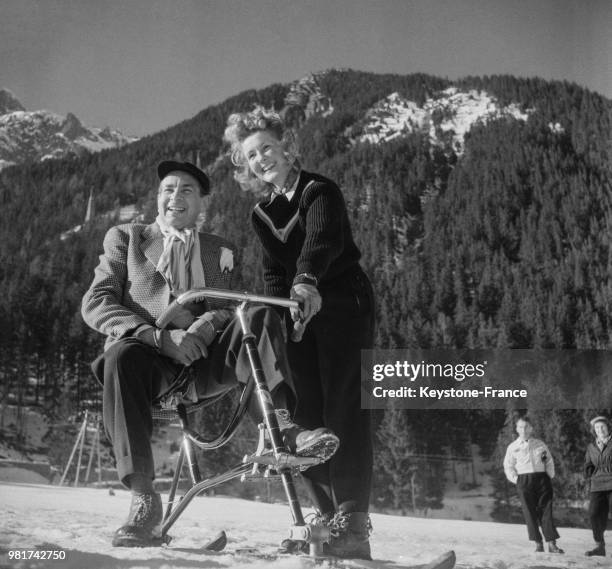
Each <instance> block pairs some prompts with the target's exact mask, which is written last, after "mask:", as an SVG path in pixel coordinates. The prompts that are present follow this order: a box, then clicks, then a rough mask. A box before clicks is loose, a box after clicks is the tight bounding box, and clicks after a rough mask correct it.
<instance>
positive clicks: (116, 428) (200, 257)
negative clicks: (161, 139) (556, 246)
mask: <svg viewBox="0 0 612 569" xmlns="http://www.w3.org/2000/svg"><path fill="white" fill-rule="evenodd" d="M157 172H158V176H159V179H160V185H159V188H158V192H157V208H158V215H157V218H156V220H155V223H153V224H151V225H144V224H126V225H119V226H116V227H113V228H111V229H110V230H109V231H108V233H107V234H106V237H105V239H104V253H103V254H102V255H101V256H100V263H99V264H98V266H97V267H96V269H95V275H94V279H93V282H92V284H91V286H90V288H89V290H88V291H87V292H86V293H85V296H84V297H83V303H82V315H83V319H84V320H85V322H86V323H87V324H88V325H89V326H91V327H92V328H94V329H95V330H97V331H99V332H101V333H102V334H105V335H106V336H107V338H106V343H105V351H104V353H103V354H102V355H101V356H100V357H99V358H98V359H97V360H96V361H95V362H94V363H93V364H92V369H93V371H94V374H95V376H96V378H97V379H98V380H99V381H100V382H101V383H103V385H104V395H103V419H104V426H105V429H106V432H107V435H108V436H109V438H110V440H111V441H112V444H113V449H114V452H115V458H116V461H117V471H118V475H119V478H120V480H121V482H122V483H123V484H124V485H125V486H126V487H128V488H129V489H130V490H131V492H132V505H131V508H130V513H129V517H128V520H127V523H126V524H125V525H123V526H122V527H121V528H119V529H118V530H117V531H116V532H115V535H114V538H113V545H115V546H126V547H130V546H147V545H151V544H152V543H155V538H157V537H159V534H160V528H161V521H162V505H161V498H160V496H159V494H157V493H156V492H155V491H154V489H153V479H154V464H153V457H152V451H151V434H152V418H151V406H152V404H153V402H154V401H155V400H156V399H158V398H159V397H160V396H161V395H163V394H164V393H166V392H167V391H168V390H169V389H170V388H171V387H172V385H173V383H174V382H175V380H176V379H177V378H178V377H179V374H181V373H182V372H183V371H184V370H185V368H186V366H189V369H188V372H189V373H190V374H191V377H192V378H193V381H192V383H191V384H190V390H189V394H190V398H191V399H193V400H197V399H198V398H203V397H205V396H210V395H213V394H216V393H220V392H223V391H226V390H229V389H231V388H232V387H234V386H235V385H236V384H237V381H239V382H242V383H244V382H246V381H247V380H248V378H249V376H250V366H249V362H248V356H247V354H246V353H245V349H244V348H243V346H242V343H241V331H240V325H239V323H238V321H237V319H236V318H234V312H233V310H230V309H229V308H228V306H227V304H226V303H225V301H219V300H216V301H215V300H211V301H210V302H208V303H206V307H205V309H204V310H205V311H204V312H203V313H201V312H202V311H201V310H200V311H197V310H194V311H193V313H192V311H191V310H187V309H183V310H182V311H181V312H179V314H178V315H177V316H175V318H174V320H173V322H172V324H173V326H171V327H169V328H170V329H160V328H159V327H158V326H157V325H156V321H157V320H158V319H159V317H160V316H161V315H162V313H163V312H164V310H165V309H166V308H167V307H168V306H169V305H170V303H171V302H172V300H173V299H174V298H175V297H176V296H178V295H179V294H181V293H182V292H185V291H186V290H188V289H190V288H199V287H203V286H207V287H211V288H230V287H231V283H232V280H233V278H235V276H236V273H237V268H236V266H235V262H234V259H235V248H234V246H233V245H232V244H231V243H229V242H228V241H226V240H225V239H223V238H221V237H217V236H215V235H211V234H206V233H199V232H198V230H197V228H196V221H197V219H198V216H199V215H200V214H201V213H203V212H204V209H205V205H206V200H207V195H208V194H209V191H210V190H209V181H208V178H207V177H206V175H205V174H204V172H202V171H201V170H200V169H199V168H197V167H196V166H194V165H193V164H190V163H188V162H182V163H181V162H174V161H165V162H162V163H160V164H159V166H158V168H157ZM247 316H248V318H249V321H250V326H251V329H252V331H253V333H254V334H255V335H256V337H257V339H258V347H259V350H260V354H261V359H262V364H263V368H264V373H265V375H266V380H267V383H268V387H269V389H270V391H271V393H272V397H273V400H274V404H275V407H276V409H280V410H281V411H280V412H279V413H278V419H279V427H280V429H281V432H282V433H283V436H284V440H285V444H286V445H287V447H288V449H289V450H290V451H291V452H296V453H298V454H304V455H306V454H309V455H313V454H314V455H317V456H322V457H325V458H328V457H329V456H331V454H333V452H334V450H335V447H337V444H338V440H337V437H335V435H333V433H331V431H329V430H328V429H314V430H312V431H306V430H304V429H302V428H300V427H299V426H298V425H296V424H295V423H293V422H292V421H291V420H290V419H289V414H288V412H287V411H286V410H287V409H289V408H291V407H292V406H293V401H294V396H293V386H292V383H291V376H290V373H289V366H288V363H287V358H286V353H285V345H284V339H283V332H282V329H281V323H280V318H279V316H278V315H277V313H276V312H275V311H274V310H271V309H269V308H265V307H260V308H255V309H252V310H250V311H249V312H248V314H247ZM253 399H255V398H253ZM258 411H259V409H258V408H257V405H256V402H255V403H254V404H252V405H251V409H250V412H251V413H252V414H254V415H255V416H256V418H259V417H260V415H259V417H257V414H258Z"/></svg>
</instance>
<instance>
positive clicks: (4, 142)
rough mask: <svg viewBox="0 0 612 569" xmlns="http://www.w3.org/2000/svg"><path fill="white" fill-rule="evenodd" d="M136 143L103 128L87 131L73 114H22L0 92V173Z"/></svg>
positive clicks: (8, 94) (8, 96) (10, 98)
mask: <svg viewBox="0 0 612 569" xmlns="http://www.w3.org/2000/svg"><path fill="white" fill-rule="evenodd" d="M135 140H137V139H136V138H134V137H128V136H124V135H123V134H121V133H120V132H119V131H116V130H111V129H110V128H108V127H106V128H104V129H100V128H88V127H86V126H84V125H83V124H82V123H81V121H80V120H79V119H78V118H77V117H76V116H75V115H73V114H72V113H68V115H67V116H65V117H63V116H61V115H58V114H56V113H52V112H49V111H42V110H41V111H31V112H28V111H26V110H25V108H24V107H23V105H22V104H21V103H20V102H19V101H18V100H17V98H16V97H15V96H14V95H13V94H12V93H11V92H10V91H8V90H6V89H2V90H0V169H2V168H5V167H6V166H11V165H14V164H21V163H26V162H27V163H31V162H38V161H42V160H49V159H51V158H63V157H66V156H71V155H73V156H80V155H82V154H83V153H85V152H98V151H100V150H103V149H108V148H115V147H118V146H123V145H125V144H128V143H130V142H133V141H135Z"/></svg>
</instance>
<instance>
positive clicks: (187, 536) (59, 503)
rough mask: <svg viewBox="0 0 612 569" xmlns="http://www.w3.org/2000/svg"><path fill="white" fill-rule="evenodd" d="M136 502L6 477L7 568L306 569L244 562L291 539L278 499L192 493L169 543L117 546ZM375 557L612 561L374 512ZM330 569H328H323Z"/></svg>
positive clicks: (536, 564) (586, 541) (574, 549)
mask: <svg viewBox="0 0 612 569" xmlns="http://www.w3.org/2000/svg"><path fill="white" fill-rule="evenodd" d="M129 503H130V496H129V494H128V493H127V492H124V491H117V492H116V493H115V495H110V494H109V493H108V491H107V490H100V489H92V488H72V487H57V486H50V485H42V484H40V485H39V484H19V483H0V547H1V550H0V568H2V569H5V568H9V567H10V568H15V569H17V568H20V569H21V568H25V567H28V568H34V567H36V568H41V567H54V568H61V569H64V568H71V569H89V568H91V569H101V568H104V569H107V568H108V569H110V568H113V569H136V568H138V569H140V568H155V569H171V568H172V569H178V568H180V569H194V568H196V567H197V568H201V569H223V568H224V567H236V568H240V567H245V568H248V569H260V568H261V569H263V568H264V567H272V568H285V567H286V568H288V569H292V568H296V569H297V568H299V567H300V566H301V565H300V561H299V559H297V558H291V559H287V558H283V559H278V560H276V561H270V560H262V559H255V558H241V557H237V556H235V555H232V554H231V553H229V552H231V551H235V550H236V549H240V548H246V547H255V548H258V549H261V550H263V551H268V552H272V551H274V549H275V548H276V545H277V544H278V543H279V542H280V541H281V540H282V539H283V538H284V537H285V536H286V534H287V529H288V527H289V525H290V523H291V520H290V515H289V511H288V509H287V507H286V506H283V505H280V504H264V503H257V502H248V501H244V500H239V499H233V498H223V497H201V498H197V499H195V500H194V501H193V502H192V503H191V504H190V505H189V507H188V508H187V509H186V510H185V512H184V513H183V515H182V516H181V517H180V518H179V520H178V521H177V522H176V524H175V525H174V527H173V528H172V529H171V531H170V534H171V535H173V537H174V539H173V541H172V543H171V544H170V546H169V547H161V548H145V549H121V548H113V547H112V546H111V545H110V539H111V536H112V533H113V531H114V530H115V529H116V528H117V527H118V526H119V525H121V523H122V522H123V520H124V518H125V516H126V514H127V511H128V508H129ZM372 522H373V525H374V533H373V535H372V549H373V555H374V557H375V558H376V559H381V560H388V562H387V563H384V564H381V565H380V566H381V567H386V568H387V569H393V567H398V566H399V567H403V568H412V567H418V566H419V565H421V564H423V563H425V562H427V561H429V560H431V559H432V558H434V557H436V556H437V555H438V554H440V553H442V552H444V551H446V550H448V549H453V550H455V552H456V554H457V567H459V568H464V569H485V568H486V569H527V568H530V569H554V568H567V569H569V568H571V569H576V568H585V569H590V568H595V567H612V559H610V557H607V558H597V559H593V558H586V557H584V551H585V549H587V548H588V547H590V546H591V535H590V532H589V531H588V530H584V529H566V528H562V529H561V530H560V533H561V536H562V537H561V539H560V540H559V545H560V546H561V547H563V548H564V549H565V551H566V554H565V555H552V554H548V553H545V554H536V553H534V552H533V544H532V543H530V542H528V541H527V539H526V530H525V527H524V526H521V525H511V524H498V523H493V522H475V521H460V520H440V519H429V518H427V519H423V518H411V517H396V516H386V515H381V514H373V515H372ZM222 529H224V530H226V531H227V533H228V537H229V543H228V546H227V548H226V549H227V552H221V553H208V552H204V551H203V550H202V547H203V545H204V544H205V543H206V541H207V540H208V539H210V538H211V537H213V536H214V535H215V534H216V533H217V532H218V531H220V530H222ZM31 549H45V550H62V551H64V552H65V554H66V559H65V560H64V561H55V562H50V563H49V562H47V563H42V562H39V563H38V564H35V563H34V562H27V563H25V562H23V561H22V562H16V561H9V560H8V552H9V550H31ZM323 566H324V567H325V565H323Z"/></svg>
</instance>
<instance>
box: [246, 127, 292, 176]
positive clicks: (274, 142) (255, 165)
mask: <svg viewBox="0 0 612 569" xmlns="http://www.w3.org/2000/svg"><path fill="white" fill-rule="evenodd" d="M242 152H243V154H244V157H245V158H246V160H247V163H248V165H249V168H250V169H251V171H252V172H253V174H255V176H257V177H258V178H259V179H260V180H262V181H264V182H267V183H269V184H274V186H276V187H277V188H282V187H283V184H284V183H285V180H286V179H287V175H288V174H289V172H290V171H291V166H292V165H291V162H289V160H288V158H287V155H286V154H285V151H284V149H283V145H282V143H281V141H280V140H279V139H278V138H277V137H276V136H275V135H274V134H273V133H272V132H270V131H268V130H259V131H257V132H254V133H253V134H251V135H249V136H247V137H246V138H245V139H244V140H243V141H242Z"/></svg>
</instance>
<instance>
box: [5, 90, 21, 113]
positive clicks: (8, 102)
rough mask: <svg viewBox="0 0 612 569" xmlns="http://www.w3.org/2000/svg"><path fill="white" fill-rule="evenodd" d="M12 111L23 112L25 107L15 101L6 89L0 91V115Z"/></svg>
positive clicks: (15, 98)
mask: <svg viewBox="0 0 612 569" xmlns="http://www.w3.org/2000/svg"><path fill="white" fill-rule="evenodd" d="M14 111H25V107H24V106H23V105H22V104H21V103H20V102H19V101H18V100H17V97H15V95H14V94H13V93H12V92H11V91H9V90H8V89H0V115H5V114H7V113H12V112H14Z"/></svg>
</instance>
